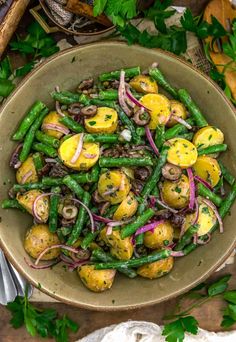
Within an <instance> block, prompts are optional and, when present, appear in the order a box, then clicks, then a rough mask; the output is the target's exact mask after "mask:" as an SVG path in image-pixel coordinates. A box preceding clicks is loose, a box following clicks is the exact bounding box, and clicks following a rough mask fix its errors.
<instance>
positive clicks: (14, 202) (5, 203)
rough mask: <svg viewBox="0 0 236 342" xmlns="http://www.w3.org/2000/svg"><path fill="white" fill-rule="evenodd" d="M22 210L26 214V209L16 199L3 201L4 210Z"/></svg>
mask: <svg viewBox="0 0 236 342" xmlns="http://www.w3.org/2000/svg"><path fill="white" fill-rule="evenodd" d="M11 208H14V209H20V210H21V211H23V212H26V210H25V208H23V207H22V205H20V203H19V202H18V201H17V200H16V199H5V200H3V201H2V209H11Z"/></svg>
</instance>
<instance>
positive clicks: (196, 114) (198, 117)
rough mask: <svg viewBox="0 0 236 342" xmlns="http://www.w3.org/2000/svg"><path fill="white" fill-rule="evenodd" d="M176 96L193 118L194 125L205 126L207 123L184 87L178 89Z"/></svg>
mask: <svg viewBox="0 0 236 342" xmlns="http://www.w3.org/2000/svg"><path fill="white" fill-rule="evenodd" d="M178 96H179V99H180V101H181V102H183V104H184V105H185V106H186V107H187V109H188V110H189V112H190V114H191V115H192V117H193V118H194V120H195V122H196V125H197V126H199V127H204V126H207V125H208V123H207V121H206V119H205V118H204V116H203V115H202V113H201V110H200V109H199V108H198V106H197V105H196V103H195V102H194V101H193V100H192V98H191V96H190V95H189V93H188V91H187V90H186V89H179V90H178Z"/></svg>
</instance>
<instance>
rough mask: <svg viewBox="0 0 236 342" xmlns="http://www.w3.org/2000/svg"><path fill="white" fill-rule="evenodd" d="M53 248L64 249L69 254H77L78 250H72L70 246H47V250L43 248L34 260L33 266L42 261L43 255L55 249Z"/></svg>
mask: <svg viewBox="0 0 236 342" xmlns="http://www.w3.org/2000/svg"><path fill="white" fill-rule="evenodd" d="M55 248H62V249H65V250H67V251H69V252H72V253H78V249H77V248H73V247H70V246H67V245H63V244H57V245H53V246H49V247H47V248H45V249H44V250H43V251H42V252H41V253H40V254H39V256H38V258H37V259H36V261H35V263H34V265H35V266H37V265H38V263H39V261H40V260H41V259H42V257H43V256H44V254H46V253H47V252H48V251H50V250H52V249H55Z"/></svg>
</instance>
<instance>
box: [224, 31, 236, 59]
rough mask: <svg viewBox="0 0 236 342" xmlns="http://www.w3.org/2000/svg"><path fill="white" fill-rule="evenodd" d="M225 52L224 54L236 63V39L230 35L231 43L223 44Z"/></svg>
mask: <svg viewBox="0 0 236 342" xmlns="http://www.w3.org/2000/svg"><path fill="white" fill-rule="evenodd" d="M223 51H224V53H225V54H226V55H227V56H229V57H230V58H232V60H233V61H236V37H235V36H233V35H230V37H229V42H228V43H223Z"/></svg>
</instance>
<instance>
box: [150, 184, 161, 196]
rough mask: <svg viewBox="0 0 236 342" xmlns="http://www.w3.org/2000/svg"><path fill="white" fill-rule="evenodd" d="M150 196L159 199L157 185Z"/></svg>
mask: <svg viewBox="0 0 236 342" xmlns="http://www.w3.org/2000/svg"><path fill="white" fill-rule="evenodd" d="M152 195H153V196H155V197H159V195H160V191H159V188H158V186H157V185H156V186H155V187H154V188H153V190H152Z"/></svg>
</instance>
